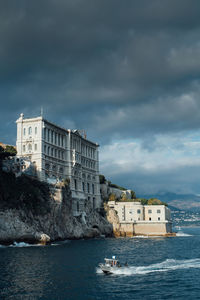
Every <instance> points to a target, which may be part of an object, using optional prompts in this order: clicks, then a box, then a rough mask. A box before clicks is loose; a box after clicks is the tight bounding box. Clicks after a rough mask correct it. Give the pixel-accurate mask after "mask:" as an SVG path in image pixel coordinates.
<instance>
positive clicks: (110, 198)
mask: <svg viewBox="0 0 200 300" xmlns="http://www.w3.org/2000/svg"><path fill="white" fill-rule="evenodd" d="M116 199H117V197H116V195H115V194H110V196H109V199H108V200H109V201H116Z"/></svg>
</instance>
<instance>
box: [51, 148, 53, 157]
mask: <svg viewBox="0 0 200 300" xmlns="http://www.w3.org/2000/svg"><path fill="white" fill-rule="evenodd" d="M51 156H53V148H51Z"/></svg>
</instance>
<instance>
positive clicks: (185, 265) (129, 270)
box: [97, 258, 200, 276]
mask: <svg viewBox="0 0 200 300" xmlns="http://www.w3.org/2000/svg"><path fill="white" fill-rule="evenodd" d="M190 268H197V269H199V268H200V258H196V259H186V260H176V259H167V260H165V261H163V262H161V263H158V264H152V265H149V266H139V267H134V266H130V267H123V268H119V269H117V270H113V275H126V276H131V275H146V274H149V273H155V272H168V271H173V270H178V269H190ZM100 273H103V272H102V271H101V269H99V268H98V269H97V274H100Z"/></svg>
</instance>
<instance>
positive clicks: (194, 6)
mask: <svg viewBox="0 0 200 300" xmlns="http://www.w3.org/2000/svg"><path fill="white" fill-rule="evenodd" d="M199 16H200V1H199V0H187V1H186V0H139V1H137V0H126V1H121V0H120V1H119V0H67V1H66V0H48V1H47V0H43V1H39V0H34V1H27V0H19V1H14V0H13V1H12V0H10V1H0V101H1V106H0V140H1V141H2V142H5V143H12V144H14V143H15V138H16V126H15V120H16V119H17V117H18V115H19V114H20V113H21V112H24V114H25V116H27V117H30V116H37V115H38V114H39V113H40V108H41V106H43V109H44V114H45V117H46V118H48V119H49V120H51V121H53V122H56V123H57V124H60V125H62V126H64V127H66V128H78V129H86V131H87V134H88V137H89V138H90V139H92V140H95V141H97V142H98V143H99V144H100V145H101V147H100V159H101V162H100V169H101V173H103V174H105V176H106V177H107V178H109V179H111V180H112V181H113V182H115V183H118V184H121V185H123V186H125V187H130V188H132V189H135V191H136V193H138V194H140V193H149V192H151V193H156V192H158V191H174V192H178V193H181V192H184V193H185V192H194V193H200V17H199Z"/></svg>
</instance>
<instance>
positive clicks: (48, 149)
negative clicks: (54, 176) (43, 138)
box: [47, 147, 50, 155]
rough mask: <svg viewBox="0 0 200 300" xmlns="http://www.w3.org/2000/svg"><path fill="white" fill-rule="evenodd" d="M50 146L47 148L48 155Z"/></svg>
mask: <svg viewBox="0 0 200 300" xmlns="http://www.w3.org/2000/svg"><path fill="white" fill-rule="evenodd" d="M49 151H50V147H48V148H47V155H49Z"/></svg>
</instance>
